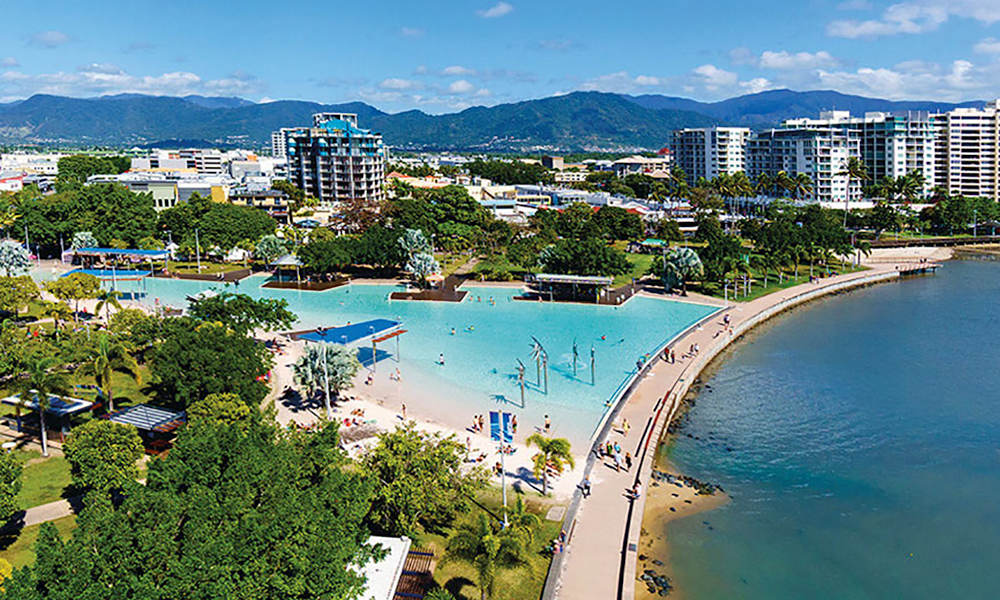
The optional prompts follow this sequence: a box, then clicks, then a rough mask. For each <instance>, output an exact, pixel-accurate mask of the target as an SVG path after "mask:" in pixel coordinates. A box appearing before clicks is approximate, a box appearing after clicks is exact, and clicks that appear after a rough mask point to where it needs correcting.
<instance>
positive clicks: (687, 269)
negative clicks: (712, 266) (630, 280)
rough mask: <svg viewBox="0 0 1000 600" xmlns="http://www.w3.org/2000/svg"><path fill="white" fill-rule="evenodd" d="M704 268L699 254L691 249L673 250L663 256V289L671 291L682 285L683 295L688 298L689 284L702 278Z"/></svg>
mask: <svg viewBox="0 0 1000 600" xmlns="http://www.w3.org/2000/svg"><path fill="white" fill-rule="evenodd" d="M702 273H704V266H703V265H702V262H701V258H699V257H698V253H697V252H695V251H694V250H692V249H691V248H687V247H684V248H673V249H671V250H670V252H668V253H667V254H665V255H664V256H663V272H662V273H658V275H661V276H662V277H663V287H664V288H666V289H667V291H669V290H670V289H671V288H673V287H675V286H676V285H678V284H680V286H681V294H682V295H684V296H687V282H688V281H690V280H692V279H694V278H695V277H700V276H701V275H702Z"/></svg>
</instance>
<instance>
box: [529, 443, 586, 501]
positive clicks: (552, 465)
mask: <svg viewBox="0 0 1000 600" xmlns="http://www.w3.org/2000/svg"><path fill="white" fill-rule="evenodd" d="M527 444H528V446H532V445H534V446H537V447H538V450H539V452H538V454H536V455H535V456H534V457H532V460H533V461H534V466H535V468H534V474H535V477H541V478H542V495H543V496H547V495H548V493H549V470H550V469H551V470H553V471H555V472H556V473H562V472H563V469H565V468H566V465H569V466H570V468H573V467H574V466H575V464H574V462H573V455H572V454H570V445H569V440H567V439H565V438H547V437H544V436H542V435H540V434H537V433H534V434H532V435H531V436H530V437H528V440H527Z"/></svg>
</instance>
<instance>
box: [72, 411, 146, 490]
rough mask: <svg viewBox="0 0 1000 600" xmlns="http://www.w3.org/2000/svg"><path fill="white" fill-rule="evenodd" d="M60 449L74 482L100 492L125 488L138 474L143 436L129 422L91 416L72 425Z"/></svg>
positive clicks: (76, 484)
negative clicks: (122, 422)
mask: <svg viewBox="0 0 1000 600" xmlns="http://www.w3.org/2000/svg"><path fill="white" fill-rule="evenodd" d="M63 452H64V453H65V454H66V460H67V461H69V464H70V469H71V471H70V473H71V474H72V476H73V485H75V486H76V487H78V488H80V489H86V490H96V491H99V492H102V493H106V492H109V491H114V490H120V489H124V488H126V487H128V486H129V484H130V483H134V482H135V480H136V479H137V478H138V477H139V466H138V464H137V461H138V460H139V459H140V458H142V456H143V450H142V440H141V439H139V433H138V432H137V431H136V429H135V427H132V426H131V425H123V424H121V423H115V422H112V421H106V420H104V419H94V420H92V421H88V422H86V423H84V424H83V425H79V426H77V427H74V428H73V432H72V433H71V434H70V436H69V438H68V439H67V440H66V443H65V444H63Z"/></svg>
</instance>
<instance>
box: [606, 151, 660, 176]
mask: <svg viewBox="0 0 1000 600" xmlns="http://www.w3.org/2000/svg"><path fill="white" fill-rule="evenodd" d="M672 160H673V159H672V157H671V156H670V155H669V154H667V155H658V156H656V157H655V158H650V157H648V156H640V155H638V154H636V155H634V156H629V157H627V158H622V159H619V160H616V161H615V162H614V163H612V168H613V169H614V171H615V175H617V176H618V177H625V176H626V175H632V174H643V175H650V174H652V173H658V172H667V171H669V170H670V163H671V162H672Z"/></svg>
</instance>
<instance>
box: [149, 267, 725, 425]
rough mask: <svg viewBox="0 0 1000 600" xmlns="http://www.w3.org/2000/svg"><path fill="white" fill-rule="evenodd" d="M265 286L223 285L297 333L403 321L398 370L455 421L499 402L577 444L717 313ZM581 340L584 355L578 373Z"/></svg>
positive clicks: (163, 288)
mask: <svg viewBox="0 0 1000 600" xmlns="http://www.w3.org/2000/svg"><path fill="white" fill-rule="evenodd" d="M264 281H266V276H263V275H260V276H254V277H251V278H248V279H245V280H244V281H243V282H242V283H241V284H240V285H239V287H233V286H229V287H228V288H225V289H228V290H229V291H233V292H239V293H244V294H248V295H250V296H253V297H267V298H283V299H285V300H287V301H288V304H289V308H290V310H292V312H294V313H295V314H296V315H298V318H299V321H298V323H296V328H297V329H307V328H313V327H317V326H324V327H336V326H341V325H345V324H346V323H348V322H352V323H357V322H359V321H365V320H369V319H392V320H396V321H401V322H402V326H403V327H404V328H405V329H406V330H407V333H406V334H404V335H403V336H401V338H400V352H399V356H398V357H395V356H392V357H391V358H390V360H393V361H394V360H395V359H396V358H398V359H399V363H398V364H396V363H395V362H393V364H392V367H393V368H395V367H398V368H399V369H400V371H401V373H402V374H403V376H404V379H405V380H406V386H407V387H409V386H422V387H424V388H425V389H427V388H430V389H433V390H440V399H439V401H440V403H441V408H440V410H441V411H445V412H448V413H456V412H457V413H460V418H457V420H458V421H460V422H462V423H464V422H466V421H467V420H468V419H471V417H472V415H473V414H478V413H484V412H486V411H488V410H495V409H496V408H497V407H498V405H501V406H502V407H503V408H504V410H513V411H514V412H515V413H516V414H518V415H521V416H519V420H520V421H521V422H522V423H525V424H530V423H540V422H541V420H542V419H543V418H544V415H545V414H549V415H551V417H552V420H553V425H554V430H555V433H557V434H559V435H562V436H566V437H568V438H570V440H571V441H573V442H574V445H576V443H580V442H584V441H586V440H587V439H589V438H590V436H591V434H592V433H593V431H594V428H595V427H596V426H597V425H598V423H599V422H600V420H601V418H602V416H603V414H604V411H605V410H606V409H607V407H606V402H607V401H608V400H609V399H611V398H612V397H614V396H615V395H616V394H617V393H620V391H621V389H622V388H623V387H624V385H623V384H625V383H626V382H627V381H628V379H629V378H630V376H631V375H632V374H633V373H634V371H635V368H636V360H637V359H638V358H640V357H641V356H642V355H643V354H645V353H652V352H655V351H656V349H657V348H658V347H659V346H660V345H662V344H663V343H664V342H666V341H667V340H668V339H670V338H672V337H674V336H675V335H676V334H677V333H679V332H681V331H682V330H684V329H685V328H687V327H688V326H690V325H691V324H693V323H695V322H697V321H698V320H699V319H701V318H703V317H705V316H707V315H709V314H711V313H712V312H714V311H715V310H716V307H712V306H705V305H699V304H692V303H686V302H676V301H670V300H664V299H657V298H644V297H635V298H633V299H631V300H630V301H628V302H627V303H626V304H625V305H623V306H618V307H614V306H596V305H584V304H550V303H541V302H525V301H515V300H513V297H514V296H517V295H520V293H521V292H520V290H519V289H515V288H509V287H477V286H475V285H465V286H463V287H462V289H463V290H466V291H468V292H469V294H468V295H467V296H466V298H465V300H464V301H462V302H460V303H450V302H420V301H405V300H393V301H390V300H389V294H390V293H391V292H393V291H399V289H400V288H399V287H398V286H394V285H369V284H351V285H348V286H344V287H340V288H336V289H332V290H328V291H324V292H304V291H298V290H279V289H270V288H262V287H260V285H261V284H262V283H264ZM146 285H147V288H148V296H147V297H146V299H145V302H146V303H148V304H152V303H154V301H155V300H156V299H159V302H160V303H161V304H167V305H171V306H177V307H183V306H186V305H187V300H186V298H187V296H189V295H191V294H195V293H197V292H200V291H203V290H206V289H215V290H218V291H221V290H222V289H224V288H223V286H222V285H220V284H218V283H215V282H198V281H188V280H170V279H148V280H147V284H146ZM490 298H492V299H493V302H490ZM452 329H454V330H455V333H454V334H452ZM532 337H535V338H537V339H538V341H539V342H541V344H542V345H543V346H544V347H545V349H546V350H547V352H548V355H549V378H548V393H547V394H545V393H543V390H542V389H541V387H540V386H539V385H537V380H536V368H535V362H534V361H533V359H532V356H531V353H532ZM574 342H575V343H576V345H577V348H578V352H579V359H578V361H577V373H576V375H574V374H573V365H572V361H573V344H574ZM591 347H593V349H594V355H595V365H596V366H595V383H594V385H591V383H590V366H589V365H590V350H591ZM395 349H396V345H395V342H392V343H386V344H383V345H380V346H379V351H380V358H381V351H382V350H386V351H389V352H392V353H395ZM441 354H444V357H445V364H444V365H443V366H442V365H439V364H437V361H438V357H439V355H441ZM368 355H369V356H370V352H369V353H368ZM518 360H520V361H522V362H523V363H524V365H525V366H526V370H525V379H526V380H527V382H528V386H527V392H526V398H525V406H524V407H523V408H522V407H520V388H519V384H518V381H517V371H518V362H517V361H518ZM381 364H382V363H381V362H380V363H379V366H381ZM543 385H544V384H543ZM504 400H506V401H507V402H505V401H504ZM436 401H437V400H436ZM435 412H436V413H437V412H439V411H435Z"/></svg>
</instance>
